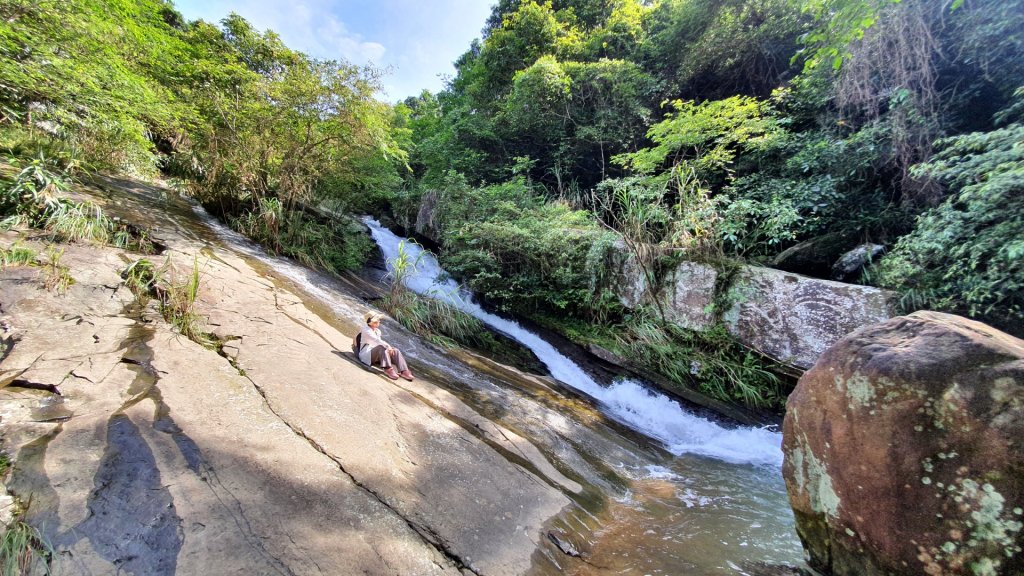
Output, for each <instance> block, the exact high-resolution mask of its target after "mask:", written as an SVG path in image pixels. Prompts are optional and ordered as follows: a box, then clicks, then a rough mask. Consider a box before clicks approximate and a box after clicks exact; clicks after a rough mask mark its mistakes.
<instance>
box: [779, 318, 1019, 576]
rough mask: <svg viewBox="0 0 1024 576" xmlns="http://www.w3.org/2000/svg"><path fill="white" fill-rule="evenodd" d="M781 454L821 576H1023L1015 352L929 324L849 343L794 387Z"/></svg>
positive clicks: (977, 335) (1005, 341) (946, 322)
mask: <svg viewBox="0 0 1024 576" xmlns="http://www.w3.org/2000/svg"><path fill="white" fill-rule="evenodd" d="M783 450H784V453H785V463H784V466H783V474H784V476H785V478H786V485H787V488H788V490H789V496H790V502H791V504H792V506H793V510H794V512H795V514H796V518H797V531H798V532H799V534H800V538H801V540H802V541H803V543H804V547H805V549H806V550H807V552H808V556H809V559H810V564H811V566H812V567H814V568H815V569H817V570H819V571H821V572H822V573H824V574H834V575H837V576H846V575H851V576H852V575H865V574H866V575H874V574H879V575H881V574H942V575H961V574H962V575H973V576H998V575H1010V574H1022V573H1024V553H1022V551H1021V549H1022V547H1024V529H1022V528H1024V510H1022V508H1024V341H1021V340H1019V339H1016V338H1014V337H1012V336H1009V335H1007V334H1004V333H1002V332H999V331H998V330H995V329H994V328H991V327H989V326H986V325H984V324H980V323H978V322H974V321H971V320H966V319H964V318H960V317H958V316H952V315H948V314H940V313H936V312H917V313H914V314H911V315H910V316H905V317H899V318H893V319H892V320H889V321H888V322H885V323H882V324H877V325H873V326H868V327H865V328H863V329H861V330H858V331H856V332H854V333H852V334H850V335H849V336H847V337H846V338H844V339H843V340H841V341H840V342H838V343H837V344H836V345H835V346H833V347H832V348H830V349H829V350H828V351H827V352H825V354H824V355H823V356H822V357H821V359H820V360H819V361H818V362H817V364H815V366H814V367H813V368H812V369H811V370H810V371H808V372H807V373H806V374H805V375H804V377H803V378H801V379H800V383H799V384H798V386H797V388H796V390H795V391H794V392H793V394H792V395H791V396H790V399H789V403H788V405H787V415H786V421H785V428H784V440H783Z"/></svg>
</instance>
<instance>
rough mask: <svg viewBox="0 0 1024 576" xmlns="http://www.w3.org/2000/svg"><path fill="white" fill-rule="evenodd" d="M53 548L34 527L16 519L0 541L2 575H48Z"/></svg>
mask: <svg viewBox="0 0 1024 576" xmlns="http://www.w3.org/2000/svg"><path fill="white" fill-rule="evenodd" d="M52 558H53V548H52V547H51V546H50V544H49V543H48V542H46V540H45V539H44V538H43V536H42V534H40V533H39V530H37V529H36V528H35V527H33V526H31V525H29V524H28V523H26V522H25V520H24V519H23V518H16V519H15V520H14V521H13V522H11V523H10V524H9V525H8V526H7V531H6V532H4V535H3V538H2V539H0V567H2V570H3V574H5V575H7V574H11V575H16V574H34V573H39V572H38V571H39V570H42V573H43V574H50V561H51V559H52Z"/></svg>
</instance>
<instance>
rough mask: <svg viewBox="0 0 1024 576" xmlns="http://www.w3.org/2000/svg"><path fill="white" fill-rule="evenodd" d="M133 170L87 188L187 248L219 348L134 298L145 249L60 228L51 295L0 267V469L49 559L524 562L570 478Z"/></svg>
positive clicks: (183, 252)
mask: <svg viewBox="0 0 1024 576" xmlns="http://www.w3.org/2000/svg"><path fill="white" fill-rule="evenodd" d="M108 185H109V186H111V187H113V186H117V185H119V183H118V182H114V181H111V182H108ZM131 186H132V188H133V189H134V190H135V193H136V194H138V196H137V197H136V199H135V200H132V198H131V197H120V196H118V195H116V194H110V195H102V194H100V195H98V196H97V199H98V200H99V201H100V202H101V203H105V208H106V209H108V210H110V211H111V212H112V213H120V214H122V215H123V216H124V217H126V218H131V217H132V215H138V214H145V215H147V216H146V220H147V221H146V222H143V224H145V225H146V226H148V227H149V228H150V229H151V230H153V232H154V235H155V236H156V237H157V238H159V240H160V243H161V244H162V245H164V246H165V247H166V251H165V252H164V255H163V256H160V257H159V259H160V260H162V259H163V258H164V257H167V258H169V262H170V264H171V266H172V267H173V268H174V269H175V270H177V271H179V272H178V273H179V274H181V275H185V274H187V272H188V270H190V269H191V266H192V262H193V261H194V260H195V259H197V258H198V262H199V266H200V276H201V288H200V295H199V299H198V301H197V312H198V313H199V314H200V316H201V317H202V318H203V322H204V328H205V329H207V330H210V331H212V332H213V333H214V334H215V335H217V336H218V337H220V338H221V339H222V342H225V343H226V344H225V346H223V349H224V351H225V355H223V356H222V355H220V354H218V353H217V351H215V350H210V349H206V348H203V347H202V346H200V345H198V344H196V343H195V342H192V341H190V340H188V339H186V338H184V337H183V336H181V335H180V334H178V333H177V332H175V331H174V330H173V329H172V328H170V327H169V326H168V325H167V324H166V323H165V322H164V321H163V320H162V319H161V318H159V316H157V315H156V313H155V311H154V309H153V307H152V306H146V305H145V303H141V304H136V303H135V302H134V297H133V295H132V294H131V293H130V292H129V291H128V290H126V289H125V288H124V287H123V286H122V285H121V279H120V277H119V272H120V271H121V270H122V269H123V268H124V267H125V266H126V265H127V263H129V262H131V261H133V260H135V259H137V258H139V257H141V255H137V254H127V253H124V252H121V251H118V250H113V249H108V248H96V247H89V246H78V245H72V246H68V247H67V248H66V252H65V255H64V256H63V260H62V263H63V264H64V265H66V266H68V267H69V269H70V273H71V275H72V276H73V277H74V278H75V280H76V283H75V284H73V285H72V286H71V287H70V288H69V290H68V293H67V294H66V295H58V294H55V293H52V292H47V291H46V290H42V289H41V288H40V287H39V285H40V282H39V274H40V272H39V270H38V269H34V268H33V269H29V268H11V269H8V270H5V271H3V272H0V302H2V318H0V320H2V324H0V328H2V330H3V333H2V334H0V337H2V338H3V339H4V342H6V343H7V344H5V346H4V350H3V361H2V364H0V383H2V384H3V387H2V389H0V419H2V420H0V422H2V424H0V425H2V434H3V449H4V451H5V452H6V453H8V454H10V455H11V456H12V460H13V462H14V469H13V473H12V475H11V479H10V482H9V487H10V488H11V490H12V492H14V493H15V494H16V495H17V496H19V497H20V498H21V499H22V501H23V502H29V501H30V502H31V503H30V507H29V511H28V514H27V517H26V519H27V520H28V521H29V522H30V523H32V524H33V525H34V526H37V527H39V528H40V530H41V531H42V532H43V534H44V536H45V537H46V538H47V539H48V540H49V541H50V542H51V543H53V544H54V548H55V558H54V562H53V572H54V573H55V574H103V573H108V574H112V573H132V574H143V573H144V574H174V573H178V574H231V573H251V574H312V573H324V574H355V573H366V574H466V573H479V574H521V573H524V572H526V571H527V570H528V569H529V567H530V565H531V563H532V556H533V554H534V552H535V550H536V549H537V547H538V545H539V544H540V543H541V542H543V541H545V540H546V536H545V534H546V532H545V530H544V528H543V524H544V523H545V521H547V520H548V519H549V518H551V517H553V516H554V515H556V514H557V513H558V512H559V511H560V510H562V509H563V508H564V507H566V506H567V505H568V504H569V503H570V500H569V498H568V497H567V494H573V493H574V492H577V491H580V490H581V489H582V488H581V486H580V484H579V483H578V482H576V481H575V480H573V479H571V478H568V477H566V476H565V475H564V474H563V473H562V472H560V471H559V470H558V469H557V468H556V467H554V466H552V464H551V462H550V460H549V456H547V455H545V454H544V453H542V452H540V451H538V450H537V449H536V448H535V447H534V446H533V445H532V444H531V443H530V442H528V441H525V440H524V439H523V438H521V437H520V436H519V435H517V434H516V433H515V432H513V431H512V430H508V429H505V428H503V427H502V426H501V425H499V424H495V423H493V422H490V421H486V420H483V419H482V418H480V416H479V415H478V413H477V412H476V411H474V409H473V408H472V407H470V406H469V405H467V404H465V403H464V402H463V401H462V400H460V399H459V398H457V397H456V396H454V395H452V394H451V393H449V392H447V391H445V390H443V389H441V388H438V387H437V386H435V385H434V384H433V383H432V382H431V376H430V374H423V375H421V377H420V378H418V379H417V380H416V382H414V383H405V382H404V381H403V382H400V383H394V384H392V383H389V382H385V381H384V380H383V379H381V378H380V377H378V376H377V375H376V374H374V373H373V372H372V371H368V370H366V369H364V368H363V367H362V366H360V365H358V364H357V363H354V362H349V361H346V360H344V359H343V356H344V354H345V353H346V352H345V351H347V350H348V347H349V339H350V334H351V333H353V332H354V331H355V323H354V322H353V321H352V320H351V319H348V318H341V319H339V318H333V317H330V316H329V315H328V314H325V313H324V312H323V311H322V310H316V309H314V308H310V307H309V306H307V305H306V304H305V303H304V302H303V299H302V298H301V297H300V296H298V289H297V288H296V287H294V286H291V285H289V284H288V283H287V282H284V281H281V280H279V279H277V278H275V277H272V276H271V275H268V273H267V271H266V270H263V269H261V268H260V267H259V266H258V265H255V264H253V263H252V262H250V261H248V260H246V259H244V258H242V257H239V256H238V255H235V254H233V253H230V252H222V251H219V250H217V249H216V248H215V247H214V246H213V243H212V238H211V236H210V234H209V233H208V232H206V231H204V230H203V229H202V228H201V227H198V226H196V225H195V224H194V223H190V222H188V221H187V219H173V218H170V219H166V220H165V218H167V217H161V215H160V214H163V212H159V213H158V212H156V211H154V210H147V209H144V208H142V207H141V206H143V205H145V204H146V201H147V198H149V199H152V200H160V201H161V202H162V201H163V200H165V196H166V192H165V191H162V190H159V189H154V188H148V187H146V186H144V185H140V184H137V183H132V184H131ZM133 202H134V203H136V204H138V205H133ZM178 210H179V215H182V216H187V212H188V210H187V209H181V208H180V206H179V208H178ZM169 213H170V214H171V216H173V215H174V213H175V212H174V210H170V211H169ZM16 237H17V235H5V236H3V238H0V241H2V242H4V245H9V244H11V243H13V242H14V241H15V240H16ZM23 241H25V242H26V243H27V244H28V245H31V246H33V247H35V248H37V249H39V248H41V246H42V242H43V239H32V238H28V240H23ZM154 258H156V257H154ZM361 313H362V310H356V309H354V310H353V313H352V316H353V317H358V315H361ZM410 346H411V344H410ZM56 404H59V405H60V406H61V409H60V410H55V409H53V408H47V406H52V405H56ZM41 411H42V412H41ZM509 455H514V458H511V457H509Z"/></svg>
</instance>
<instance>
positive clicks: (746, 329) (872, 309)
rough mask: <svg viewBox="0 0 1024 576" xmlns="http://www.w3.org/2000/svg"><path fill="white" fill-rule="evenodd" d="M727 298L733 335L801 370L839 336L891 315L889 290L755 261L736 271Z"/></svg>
mask: <svg viewBox="0 0 1024 576" xmlns="http://www.w3.org/2000/svg"><path fill="white" fill-rule="evenodd" d="M728 297H729V300H731V301H732V302H733V305H732V307H731V308H730V309H729V310H728V311H726V313H725V314H724V315H723V316H722V320H723V322H724V323H725V326H726V328H727V329H728V330H729V332H730V333H731V334H732V335H733V336H735V337H736V338H737V339H738V340H739V341H740V342H742V343H743V344H745V345H747V346H750V347H751V348H754V349H756V350H758V351H760V352H762V353H764V354H766V355H768V356H770V357H772V358H775V359H776V360H778V361H780V362H784V363H787V364H790V365H792V366H796V367H797V368H802V369H806V368H810V367H811V366H813V365H814V363H815V362H816V361H817V360H818V358H819V357H820V356H821V354H822V353H823V352H824V351H825V350H826V349H828V347H829V346H831V345H833V344H835V343H836V342H838V341H839V339H840V338H842V337H843V336H845V335H847V334H849V333H850V332H852V331H854V330H856V329H857V328H860V327H861V326H865V325H868V324H874V323H877V322H883V321H885V320H888V319H889V318H891V317H892V302H893V294H892V293H891V292H889V291H886V290H880V289H878V288H871V287H868V286H858V285H855V284H843V283H841V282H832V281H829V280H818V279H816V278H808V277H806V276H799V275H797V274H792V273H789V272H783V271H780V270H773V269H771V268H761V267H757V266H746V267H744V268H743V269H742V270H741V271H740V272H739V274H738V275H737V278H736V279H735V280H734V281H733V284H732V286H731V287H730V288H729V292H728Z"/></svg>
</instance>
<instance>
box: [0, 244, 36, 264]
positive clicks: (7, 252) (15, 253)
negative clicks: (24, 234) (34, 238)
mask: <svg viewBox="0 0 1024 576" xmlns="http://www.w3.org/2000/svg"><path fill="white" fill-rule="evenodd" d="M35 260H36V252H35V250H32V249H31V248H27V247H25V246H22V245H21V243H20V242H15V243H14V244H12V245H11V247H10V248H0V268H7V267H9V266H31V265H32V264H34V263H35Z"/></svg>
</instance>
